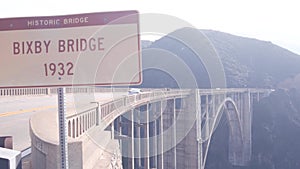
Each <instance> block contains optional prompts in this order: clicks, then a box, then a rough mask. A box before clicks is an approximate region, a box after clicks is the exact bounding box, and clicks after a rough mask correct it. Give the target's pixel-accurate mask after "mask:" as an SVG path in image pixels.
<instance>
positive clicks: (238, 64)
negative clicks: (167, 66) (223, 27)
mask: <svg viewBox="0 0 300 169" xmlns="http://www.w3.org/2000/svg"><path fill="white" fill-rule="evenodd" d="M191 31H193V29H192V28H183V29H179V30H176V31H174V32H172V33H171V35H172V36H174V35H175V36H176V34H184V33H186V34H188V33H190V32H191ZM199 31H201V32H202V33H203V34H205V36H206V37H207V38H208V39H209V41H210V42H211V43H212V44H213V46H214V47H215V49H216V51H217V53H218V54H219V57H220V59H221V61H222V63H223V66H224V69H225V74H226V79H227V86H228V87H269V88H271V87H272V88H274V87H276V86H277V85H278V84H279V83H280V82H282V81H284V80H285V79H288V78H293V77H295V76H296V75H297V74H300V66H299V65H300V56H299V55H297V54H295V53H293V52H290V51H288V50H287V49H284V48H282V47H280V46H277V45H275V44H272V43H271V42H268V41H261V40H257V39H253V38H245V37H240V36H235V35H231V34H228V33H223V32H219V31H213V30H199ZM143 44H144V45H142V46H144V48H143V49H151V48H156V49H163V50H167V51H169V52H171V53H173V54H174V55H176V56H178V57H180V58H181V59H182V60H183V61H184V62H185V63H186V64H187V65H188V66H189V67H190V68H191V70H192V71H193V73H194V75H195V77H196V78H197V83H198V85H199V87H203V88H208V87H209V80H208V77H207V73H206V70H205V67H204V66H203V65H202V63H199V61H196V60H195V58H197V56H195V54H194V53H193V52H192V51H191V50H190V49H189V48H188V47H186V46H185V45H184V44H182V43H181V42H179V41H176V40H175V39H174V38H170V37H168V35H167V36H164V37H162V38H161V39H159V40H156V41H154V42H152V43H151V42H149V41H147V42H143ZM149 55H151V54H149V53H148V54H147V55H145V57H144V55H143V63H145V62H148V61H149V59H151V58H150V57H149ZM193 58H194V59H193ZM200 62H201V61H200ZM154 66H155V65H154ZM160 76H161V77H160ZM170 76H171V75H170ZM162 78H165V80H160V81H159V83H160V84H156V83H154V82H157V81H156V80H154V81H153V79H162ZM169 78H170V77H169ZM169 78H168V77H167V76H166V75H163V73H159V72H158V71H157V70H155V71H152V70H147V71H146V72H144V83H143V84H142V86H146V87H174V86H176V85H175V84H174V79H173V80H172V79H169Z"/></svg>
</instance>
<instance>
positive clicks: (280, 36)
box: [0, 0, 300, 54]
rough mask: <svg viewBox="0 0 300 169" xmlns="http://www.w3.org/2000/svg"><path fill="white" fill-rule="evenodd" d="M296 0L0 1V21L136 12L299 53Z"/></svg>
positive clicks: (299, 32)
mask: <svg viewBox="0 0 300 169" xmlns="http://www.w3.org/2000/svg"><path fill="white" fill-rule="evenodd" d="M299 7H300V1H299V0H197V1H196V0H194V1H191V0H172V1H169V0H105V1H104V0H51V1H42V0H26V1H25V0H2V2H1V6H0V18H10V17H26V16H51V15H68V14H77V13H90V12H106V11H123V10H138V11H139V13H140V14H146V13H156V14H166V15H171V16H174V17H177V18H179V19H181V20H184V21H186V22H188V23H190V24H191V25H193V26H194V27H196V28H199V29H211V30H217V31H221V32H227V33H230V34H234V35H239V36H244V37H250V38H256V39H259V40H265V41H271V42H272V43H274V44H276V45H279V46H281V47H284V48H287V49H288V50H290V51H292V52H295V53H297V54H300V19H299V17H300V9H299Z"/></svg>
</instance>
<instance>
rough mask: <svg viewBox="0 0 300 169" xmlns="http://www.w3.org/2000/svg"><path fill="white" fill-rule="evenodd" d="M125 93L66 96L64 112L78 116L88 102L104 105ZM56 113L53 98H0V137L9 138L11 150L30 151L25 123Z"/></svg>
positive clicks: (27, 126) (52, 96)
mask: <svg viewBox="0 0 300 169" xmlns="http://www.w3.org/2000/svg"><path fill="white" fill-rule="evenodd" d="M125 94H126V93H114V94H112V93H92V94H68V95H66V99H65V102H66V110H67V111H68V110H69V111H76V112H80V111H81V110H83V109H85V107H86V106H87V105H90V102H95V101H97V102H100V104H101V103H103V102H107V101H108V100H111V99H113V98H118V97H120V96H122V95H125ZM53 112H57V95H41V96H5V97H0V136H13V149H15V150H19V151H21V150H24V149H25V148H27V147H30V145H31V143H30V135H29V120H30V117H31V116H33V115H35V114H36V113H53Z"/></svg>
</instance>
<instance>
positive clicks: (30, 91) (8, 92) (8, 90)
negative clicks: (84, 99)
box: [0, 87, 128, 97]
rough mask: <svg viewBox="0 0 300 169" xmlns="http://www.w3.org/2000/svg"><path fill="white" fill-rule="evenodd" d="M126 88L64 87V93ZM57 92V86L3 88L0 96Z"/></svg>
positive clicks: (117, 90)
mask: <svg viewBox="0 0 300 169" xmlns="http://www.w3.org/2000/svg"><path fill="white" fill-rule="evenodd" d="M127 90H128V89H126V88H104V87H66V93H99V92H126V91H127ZM51 94H57V88H3V89H0V97H1V96H5V97H8V96H25V95H26V96H28V95H51Z"/></svg>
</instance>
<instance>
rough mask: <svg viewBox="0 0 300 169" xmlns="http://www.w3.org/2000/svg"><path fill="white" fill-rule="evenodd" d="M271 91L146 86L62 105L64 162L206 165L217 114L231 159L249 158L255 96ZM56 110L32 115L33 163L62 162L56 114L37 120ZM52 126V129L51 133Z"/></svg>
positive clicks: (150, 167) (147, 167) (129, 166)
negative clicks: (77, 106)
mask: <svg viewBox="0 0 300 169" xmlns="http://www.w3.org/2000/svg"><path fill="white" fill-rule="evenodd" d="M68 90H69V92H70V93H72V91H73V92H75V91H78V89H72V90H70V89H68ZM68 90H67V91H68ZM271 91H272V90H269V89H244V88H243V89H193V90H192V89H191V90H190V89H182V90H175V89H164V90H159V89H147V90H146V91H145V92H141V93H138V94H133V95H128V94H126V95H121V96H119V97H118V98H114V99H112V100H109V101H105V102H94V103H89V106H88V107H86V108H85V109H83V110H81V111H78V110H77V111H76V113H75V110H68V112H67V119H66V121H67V126H66V128H67V131H68V164H69V168H72V169H76V168H88V169H90V168H105V169H106V168H109V167H110V168H124V169H133V168H134V169H136V168H143V169H154V168H156V169H176V168H178V169H182V168H185V169H195V168H199V169H204V168H205V163H206V159H207V154H208V150H209V145H210V141H211V138H212V135H213V133H214V131H215V129H216V127H217V126H218V123H219V120H220V118H221V115H222V114H223V113H226V117H227V120H228V122H229V126H230V127H229V129H230V132H229V133H230V135H229V145H228V146H229V153H228V154H229V161H230V162H231V163H232V164H233V165H237V166H244V165H247V163H248V162H249V160H250V159H251V124H252V107H253V103H254V102H257V101H258V100H259V99H260V98H262V97H264V96H266V95H268V94H270V92H271ZM49 92H51V91H48V93H49ZM80 92H83V93H94V92H97V90H96V89H95V88H89V89H85V90H83V89H80ZM56 114H57V112H54V113H53V114H52V115H49V114H48V115H47V117H43V116H45V114H42V115H39V116H36V117H35V116H34V117H32V119H31V121H30V126H31V127H30V133H31V140H32V165H33V168H45V169H50V168H59V166H60V151H59V145H58V144H59V140H58V131H57V128H58V127H57V120H47V121H46V120H45V122H44V124H43V125H39V124H38V123H39V122H40V121H39V120H40V119H41V118H48V119H52V118H53V119H55V118H56V119H57V115H56ZM45 123H47V124H45ZM46 126H47V127H46ZM52 130H53V131H52ZM50 132H52V133H57V134H56V135H55V134H54V135H53V136H51V135H50V134H49V133H50Z"/></svg>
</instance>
